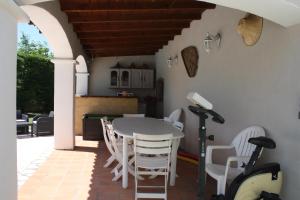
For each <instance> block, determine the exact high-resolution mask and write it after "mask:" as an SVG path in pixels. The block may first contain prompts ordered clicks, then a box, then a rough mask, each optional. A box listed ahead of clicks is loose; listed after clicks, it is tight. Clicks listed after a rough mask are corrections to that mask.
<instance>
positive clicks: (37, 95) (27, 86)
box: [17, 34, 54, 113]
mask: <svg viewBox="0 0 300 200" xmlns="http://www.w3.org/2000/svg"><path fill="white" fill-rule="evenodd" d="M52 57H53V55H52V53H51V52H50V51H49V48H48V47H47V46H46V44H42V43H38V42H34V41H31V40H30V38H29V37H28V36H26V35H25V34H22V36H21V38H20V42H19V43H18V60H17V108H18V109H21V110H22V111H23V112H43V113H46V112H49V111H51V110H53V98H54V92H53V91H54V66H53V64H52V63H51V61H50V60H51V58H52Z"/></svg>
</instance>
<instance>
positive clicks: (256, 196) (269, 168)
mask: <svg viewBox="0 0 300 200" xmlns="http://www.w3.org/2000/svg"><path fill="white" fill-rule="evenodd" d="M187 99H188V100H190V101H191V102H192V103H193V104H195V106H189V107H188V108H189V110H190V111H191V112H193V113H194V114H196V115H197V116H198V117H199V138H198V140H199V165H198V183H199V188H198V194H197V200H204V199H205V184H206V180H205V179H206V172H205V165H206V164H205V157H206V139H207V138H208V139H210V140H213V139H214V137H213V136H208V137H207V136H206V125H205V120H206V119H207V118H208V117H209V116H211V117H212V120H213V121H214V122H216V123H220V124H223V123H224V122H225V120H224V118H223V117H222V116H221V115H219V114H218V113H216V112H215V111H213V110H212V108H213V106H212V104H211V103H210V102H208V101H207V100H206V99H204V98H203V97H201V96H200V95H199V94H197V93H195V92H191V93H189V94H188V96H187ZM249 142H250V143H251V144H254V145H256V149H255V151H254V152H253V154H252V156H251V158H250V160H249V162H248V163H247V164H245V172H244V173H242V174H240V175H239V176H238V177H236V178H235V179H234V181H233V182H232V184H231V185H230V186H229V188H228V191H227V192H226V196H224V195H218V196H213V198H212V199H213V200H279V196H278V194H279V192H280V190H281V186H282V172H281V170H280V165H279V164H278V163H268V164H265V165H263V166H261V167H256V161H257V160H258V158H259V156H260V154H261V152H262V149H263V148H269V149H272V148H275V147H276V144H275V142H274V141H272V140H271V139H269V138H266V137H259V138H250V139H249Z"/></svg>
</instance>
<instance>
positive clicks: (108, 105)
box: [75, 96, 138, 135]
mask: <svg viewBox="0 0 300 200" xmlns="http://www.w3.org/2000/svg"><path fill="white" fill-rule="evenodd" d="M86 113H89V114H107V115H122V114H124V113H128V114H131V113H132V114H134V113H138V98H137V97H134V96H82V97H75V134H76V135H82V116H83V115H84V114H86ZM99 123H100V121H99Z"/></svg>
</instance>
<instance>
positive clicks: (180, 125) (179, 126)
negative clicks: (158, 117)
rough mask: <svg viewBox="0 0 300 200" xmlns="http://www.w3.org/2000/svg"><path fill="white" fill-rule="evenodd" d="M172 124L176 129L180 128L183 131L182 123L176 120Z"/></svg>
mask: <svg viewBox="0 0 300 200" xmlns="http://www.w3.org/2000/svg"><path fill="white" fill-rule="evenodd" d="M173 126H174V127H175V128H177V129H178V130H180V131H181V132H182V131H183V127H184V125H183V123H181V122H178V121H176V122H174V123H173Z"/></svg>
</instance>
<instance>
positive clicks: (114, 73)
mask: <svg viewBox="0 0 300 200" xmlns="http://www.w3.org/2000/svg"><path fill="white" fill-rule="evenodd" d="M110 87H111V88H118V87H119V70H118V69H111V70H110Z"/></svg>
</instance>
